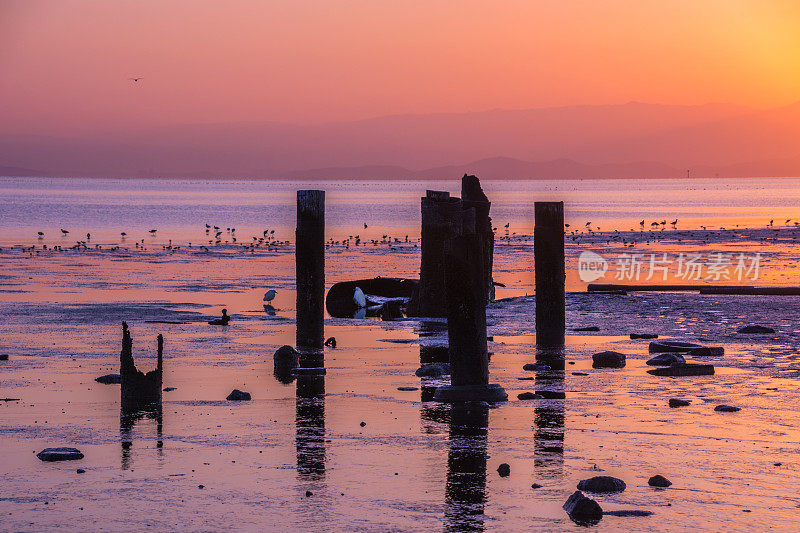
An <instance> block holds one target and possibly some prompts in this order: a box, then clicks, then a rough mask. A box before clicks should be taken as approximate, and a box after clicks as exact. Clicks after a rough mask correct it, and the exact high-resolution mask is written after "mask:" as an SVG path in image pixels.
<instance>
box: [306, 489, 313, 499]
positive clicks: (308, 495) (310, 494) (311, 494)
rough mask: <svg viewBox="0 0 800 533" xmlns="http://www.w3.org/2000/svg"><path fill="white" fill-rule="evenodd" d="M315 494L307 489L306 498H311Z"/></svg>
mask: <svg viewBox="0 0 800 533" xmlns="http://www.w3.org/2000/svg"><path fill="white" fill-rule="evenodd" d="M313 495H314V493H313V492H311V491H310V490H307V491H306V498H310V497H311V496H313Z"/></svg>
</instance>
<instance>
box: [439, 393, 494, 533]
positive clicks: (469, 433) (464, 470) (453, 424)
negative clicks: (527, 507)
mask: <svg viewBox="0 0 800 533" xmlns="http://www.w3.org/2000/svg"><path fill="white" fill-rule="evenodd" d="M449 411H450V438H449V441H448V453H447V484H446V486H445V502H446V508H445V512H444V514H445V520H446V522H445V530H446V531H483V529H484V515H483V510H484V505H485V504H486V442H487V433H488V429H487V428H488V426H489V406H488V404H486V403H485V402H468V403H453V404H451V405H450V409H449Z"/></svg>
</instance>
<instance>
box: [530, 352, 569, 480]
mask: <svg viewBox="0 0 800 533" xmlns="http://www.w3.org/2000/svg"><path fill="white" fill-rule="evenodd" d="M564 359H565V358H564V348H563V347H557V348H547V349H544V348H537V352H536V362H537V367H539V369H538V370H536V375H535V381H534V383H535V390H536V393H537V394H540V395H541V396H544V399H543V400H538V401H537V404H536V407H535V408H534V466H536V467H540V468H548V469H551V470H552V471H551V472H550V474H552V475H560V473H561V469H562V467H563V465H564V403H565V398H566V394H565V392H564V369H565V360H564ZM538 363H541V364H538Z"/></svg>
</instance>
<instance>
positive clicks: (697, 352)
mask: <svg viewBox="0 0 800 533" xmlns="http://www.w3.org/2000/svg"><path fill="white" fill-rule="evenodd" d="M689 355H691V356H693V357H720V356H723V355H725V348H723V347H722V346H703V347H702V348H694V349H692V350H689Z"/></svg>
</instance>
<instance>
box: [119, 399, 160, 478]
mask: <svg viewBox="0 0 800 533" xmlns="http://www.w3.org/2000/svg"><path fill="white" fill-rule="evenodd" d="M142 421H153V422H154V423H155V430H156V450H157V451H156V454H157V456H158V457H159V458H162V457H163V456H164V441H163V438H162V435H163V430H164V417H163V412H162V409H161V403H160V402H159V403H158V404H153V405H150V406H148V407H147V408H145V409H124V408H122V409H120V413H119V436H120V445H121V447H122V469H123V470H129V469H130V468H131V467H132V464H133V460H132V457H131V450H132V448H133V440H134V436H135V433H136V431H135V430H136V426H139V425H140V422H142ZM148 425H149V424H148Z"/></svg>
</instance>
